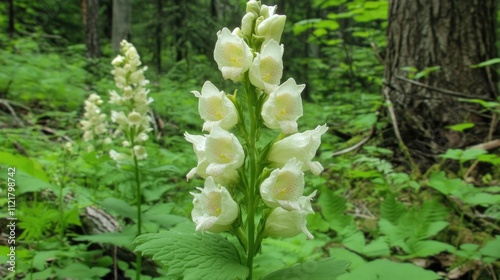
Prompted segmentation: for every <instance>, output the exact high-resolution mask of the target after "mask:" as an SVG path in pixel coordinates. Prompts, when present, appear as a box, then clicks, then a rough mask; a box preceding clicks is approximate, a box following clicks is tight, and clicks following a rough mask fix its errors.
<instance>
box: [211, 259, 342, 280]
mask: <svg viewBox="0 0 500 280" xmlns="http://www.w3.org/2000/svg"><path fill="white" fill-rule="evenodd" d="M348 266H349V262H348V261H344V260H335V259H332V258H329V259H322V260H318V261H307V262H304V263H301V264H296V265H294V266H291V267H288V268H284V269H280V270H277V271H275V272H272V273H270V274H268V275H266V276H264V277H263V278H262V280H282V279H288V278H292V277H293V279H304V280H306V279H314V280H323V279H325V280H333V279H337V277H339V276H340V275H342V274H345V273H347V271H346V269H347V267H348ZM221 279H222V278H221Z"/></svg>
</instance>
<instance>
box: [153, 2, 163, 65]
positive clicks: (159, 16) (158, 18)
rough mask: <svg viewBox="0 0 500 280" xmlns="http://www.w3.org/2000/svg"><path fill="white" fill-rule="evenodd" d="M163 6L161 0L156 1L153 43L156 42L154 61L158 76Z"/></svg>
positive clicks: (160, 62)
mask: <svg viewBox="0 0 500 280" xmlns="http://www.w3.org/2000/svg"><path fill="white" fill-rule="evenodd" d="M162 18H163V4H162V0H156V26H155V29H156V31H155V33H156V34H155V41H156V51H155V58H156V59H155V60H156V71H157V73H158V74H160V73H161V72H162V69H161V64H162V61H161V42H162V41H163V35H162V30H163V22H162Z"/></svg>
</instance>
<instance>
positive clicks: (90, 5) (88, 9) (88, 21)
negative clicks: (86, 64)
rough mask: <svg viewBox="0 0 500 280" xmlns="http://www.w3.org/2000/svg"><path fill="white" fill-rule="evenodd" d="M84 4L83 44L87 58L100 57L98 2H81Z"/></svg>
mask: <svg viewBox="0 0 500 280" xmlns="http://www.w3.org/2000/svg"><path fill="white" fill-rule="evenodd" d="M83 1H84V2H85V4H86V5H85V11H84V13H85V17H84V22H85V42H86V45H87V56H88V57H99V56H101V49H100V47H99V0H83Z"/></svg>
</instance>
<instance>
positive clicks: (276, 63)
mask: <svg viewBox="0 0 500 280" xmlns="http://www.w3.org/2000/svg"><path fill="white" fill-rule="evenodd" d="M283 51H284V49H283V45H281V46H280V45H279V44H278V42H276V41H275V40H270V41H269V42H268V43H267V44H266V45H264V46H263V47H262V52H261V53H260V54H259V53H257V56H256V57H255V59H254V60H253V62H252V65H251V66H250V75H249V77H250V82H252V84H253V85H254V86H256V87H258V88H260V89H263V90H264V92H266V93H270V92H272V91H274V90H275V89H276V88H277V87H278V85H279V84H280V80H281V76H282V75H283V60H282V57H283Z"/></svg>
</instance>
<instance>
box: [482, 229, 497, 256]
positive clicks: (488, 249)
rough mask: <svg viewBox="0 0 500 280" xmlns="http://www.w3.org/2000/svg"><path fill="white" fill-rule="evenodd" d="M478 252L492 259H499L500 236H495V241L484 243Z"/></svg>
mask: <svg viewBox="0 0 500 280" xmlns="http://www.w3.org/2000/svg"><path fill="white" fill-rule="evenodd" d="M479 252H481V254H483V255H484V256H487V257H490V258H493V259H500V235H497V236H495V239H493V240H490V241H489V242H488V243H486V245H484V246H483V248H481V250H479Z"/></svg>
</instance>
